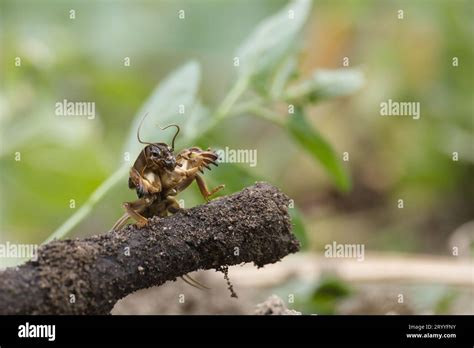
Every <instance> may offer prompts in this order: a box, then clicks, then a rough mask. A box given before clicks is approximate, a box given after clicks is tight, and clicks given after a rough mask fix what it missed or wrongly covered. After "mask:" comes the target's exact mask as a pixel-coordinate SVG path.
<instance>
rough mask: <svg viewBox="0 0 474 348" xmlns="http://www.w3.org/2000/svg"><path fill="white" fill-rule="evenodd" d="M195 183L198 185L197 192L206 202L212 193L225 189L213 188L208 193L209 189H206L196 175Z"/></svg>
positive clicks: (221, 186) (199, 177) (221, 187)
mask: <svg viewBox="0 0 474 348" xmlns="http://www.w3.org/2000/svg"><path fill="white" fill-rule="evenodd" d="M196 182H197V184H198V187H199V191H201V195H202V196H203V197H204V199H205V200H206V201H208V200H209V197H210V196H212V195H213V194H214V193H216V192H217V191H219V190H221V189H223V188H224V187H225V185H219V186H217V187H215V188H213V189H212V190H211V191H209V189H208V188H207V185H206V182H205V181H204V179H203V178H202V177H201V176H199V175H196Z"/></svg>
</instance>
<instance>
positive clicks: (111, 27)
mask: <svg viewBox="0 0 474 348" xmlns="http://www.w3.org/2000/svg"><path fill="white" fill-rule="evenodd" d="M285 5H286V2H285V1H277V0H262V1H250V0H227V1H217V0H212V1H210V0H204V1H191V0H188V1H105V0H103V1H97V2H94V3H92V2H85V1H68V2H62V1H61V2H60V1H52V0H47V1H42V2H37V1H25V0H19V1H11V0H6V1H5V0H3V1H2V2H1V8H0V10H1V12H0V26H1V51H0V52H1V54H0V66H1V71H0V74H1V81H2V83H1V87H0V88H1V89H0V129H1V143H0V171H1V178H0V180H1V182H0V190H1V191H0V197H1V199H0V233H1V234H0V242H1V243H5V242H6V241H9V242H10V243H37V244H40V243H42V242H43V241H44V240H45V239H46V238H48V236H50V235H51V233H52V232H53V231H55V230H56V229H57V228H58V227H59V226H61V225H62V224H63V223H64V222H65V221H66V220H67V219H68V218H69V217H70V216H72V215H73V214H74V213H75V212H76V211H77V210H78V209H79V208H80V207H81V205H83V204H85V203H86V202H87V201H88V199H89V198H90V196H91V194H92V193H93V192H94V191H95V190H96V189H97V188H98V187H99V186H100V185H101V184H103V183H104V181H107V180H108V178H110V176H111V175H112V174H113V173H114V172H115V171H116V170H117V168H118V167H119V166H120V165H121V164H122V162H123V159H122V157H123V149H124V143H125V142H126V139H127V138H128V134H129V133H130V132H131V130H132V131H134V128H133V127H132V122H133V120H134V118H135V115H137V113H138V111H139V110H140V109H141V108H142V106H143V104H144V102H145V101H146V100H147V98H148V97H149V96H150V94H151V93H152V91H153V90H154V88H155V86H156V85H157V84H158V83H159V82H160V81H161V80H163V79H164V78H165V77H166V76H168V75H169V74H170V73H171V72H172V71H174V70H175V69H177V68H179V67H180V66H182V65H183V64H185V63H186V62H188V61H190V60H195V61H197V62H198V63H199V64H200V66H201V69H202V72H201V76H202V77H201V82H200V85H199V92H198V96H199V98H200V100H201V101H202V102H203V104H205V105H207V107H208V108H209V109H211V110H213V109H215V108H216V106H217V105H219V104H220V103H221V101H222V99H223V98H224V97H225V95H226V93H227V92H228V91H229V90H230V88H231V87H232V85H233V83H234V81H235V70H236V69H235V67H234V66H233V58H234V56H235V52H236V49H237V47H239V46H240V44H241V43H242V42H243V41H244V40H245V39H246V38H247V37H248V36H249V35H250V33H251V32H252V31H253V30H254V28H255V27H256V26H257V25H258V23H260V22H261V21H262V20H263V19H264V18H267V17H268V16H270V15H272V14H274V13H275V12H277V11H279V10H280V9H281V8H282V7H284V6H285ZM71 9H73V10H74V11H75V18H73V19H72V18H70V16H71V12H70V11H71ZM181 9H184V10H185V19H184V20H180V19H179V17H178V13H179V11H180V10H181ZM400 9H402V10H403V11H404V18H403V19H399V18H398V11H399V10H400ZM473 15H474V4H473V3H472V2H471V1H468V0H466V1H461V0H454V1H448V0H446V1H440V0H437V1H427V0H426V1H425V0H416V1H362V0H352V1H351V0H330V1H329V0H325V1H314V2H313V3H312V7H311V12H310V14H309V17H308V20H307V22H306V25H305V26H304V28H303V30H302V31H301V32H300V33H299V34H298V42H299V46H298V47H299V51H298V55H297V67H298V74H297V75H298V76H296V77H295V80H296V81H297V80H299V79H305V78H308V77H309V76H310V75H311V74H312V72H313V71H314V70H315V69H339V68H342V67H343V59H344V57H349V59H350V66H351V67H358V68H360V69H361V70H362V71H363V74H364V78H365V83H364V85H363V87H362V88H361V89H359V90H358V91H357V92H356V93H354V94H352V95H350V96H344V97H340V98H334V99H330V100H327V101H323V102H320V103H315V104H311V105H309V106H308V107H307V108H306V115H307V117H308V120H309V122H310V123H311V124H312V125H313V126H314V128H315V129H317V130H318V131H319V133H320V134H321V135H322V136H323V137H324V138H325V139H326V140H327V141H328V143H330V144H331V146H332V147H333V149H334V153H335V154H336V155H337V157H338V158H340V159H342V157H343V153H344V152H348V153H349V154H350V160H349V161H347V162H344V164H343V166H344V168H345V169H346V171H347V172H348V173H349V174H350V176H351V178H352V186H351V189H350V190H348V191H347V192H341V191H340V190H339V189H338V188H337V187H336V186H335V185H334V181H333V180H332V178H331V175H329V174H328V173H327V171H325V170H324V168H323V166H321V164H320V162H318V161H314V159H313V158H312V157H311V156H309V155H308V153H307V152H306V151H304V149H302V148H301V146H299V144H298V143H297V142H295V141H294V139H292V137H291V136H290V135H289V134H288V132H286V131H285V130H284V129H281V127H278V126H276V125H275V124H273V123H270V122H267V121H265V120H263V119H256V118H254V117H252V116H251V115H248V114H246V113H243V114H241V115H238V116H236V117H232V118H229V119H226V120H224V121H223V122H221V123H220V124H219V125H218V126H217V127H216V128H215V129H213V130H212V131H211V132H209V134H207V135H206V139H205V142H204V143H203V145H202V146H211V147H213V148H219V147H225V146H229V147H231V148H241V149H256V150H257V153H258V164H257V166H255V167H250V166H249V165H248V164H233V165H232V166H230V165H226V164H222V165H221V166H220V167H219V168H218V169H217V170H215V171H212V172H209V173H206V178H207V180H208V182H209V185H210V186H213V185H216V184H220V183H224V184H226V190H225V191H224V192H223V193H222V194H230V193H232V192H234V191H238V190H240V189H241V188H243V187H245V186H246V185H248V184H249V183H253V181H255V180H266V181H269V182H271V183H272V184H274V185H276V186H278V187H280V188H281V189H282V190H283V191H284V192H285V193H286V194H287V195H288V196H290V198H292V199H293V200H294V203H295V207H296V208H295V209H297V214H295V216H296V215H297V216H296V217H295V220H296V222H295V223H296V224H297V225H298V226H297V229H298V237H299V238H300V240H301V241H302V242H303V244H304V251H302V252H301V253H299V255H294V256H290V257H288V258H285V259H284V260H283V261H282V262H280V263H278V264H276V265H271V266H269V267H265V268H263V269H260V270H255V269H253V268H252V267H247V266H246V267H243V268H242V267H240V266H236V267H231V268H230V272H229V275H230V279H231V281H232V282H233V284H234V289H235V290H236V291H237V293H238V294H239V297H240V298H239V299H238V300H236V299H233V298H230V296H229V293H228V292H227V289H226V284H225V281H224V280H223V277H222V275H221V274H219V273H217V272H213V271H205V272H204V271H201V272H198V273H197V274H195V275H194V276H195V277H196V278H197V279H198V280H200V281H201V282H203V283H207V284H210V285H211V287H212V288H213V290H211V292H209V293H206V292H204V293H203V292H200V291H199V290H197V289H194V288H191V287H189V286H187V285H185V284H182V283H181V281H180V280H178V281H177V282H169V283H168V284H166V285H165V286H163V287H160V288H153V289H147V290H144V291H141V292H138V293H136V294H134V295H132V296H129V297H128V298H126V299H124V300H123V301H121V303H119V304H117V306H116V309H115V310H114V313H116V314H121V313H122V314H123V313H150V314H151V313H193V314H194V313H211V314H212V313H215V314H218V313H229V314H230V313H239V314H244V313H252V311H253V310H254V308H255V305H256V304H257V303H259V302H261V301H262V300H264V299H265V298H266V297H267V296H268V295H270V294H273V293H276V294H278V295H279V296H280V297H281V298H282V299H283V301H284V302H285V303H286V305H287V306H288V307H289V308H292V309H296V310H298V311H301V312H303V313H319V314H335V313H340V314H346V313H347V314H349V313H350V314H365V313H367V314H375V313H380V314H385V313H407V314H410V313H470V314H473V313H474V307H473V306H474V304H473V271H472V251H473V247H472V239H473V235H474V227H473V226H474V223H473V222H472V220H473V218H474V204H473V197H474V185H473V180H472V178H473V177H474V166H473V162H474V151H473V150H474V147H473V138H472V131H473V111H474V104H473V100H474V99H473V88H472V79H473V76H474V74H473V67H472V62H473V54H474V52H473V45H472V43H473V35H474V23H473V21H472V18H473ZM17 57H20V58H21V66H15V62H16V58H17ZM125 57H129V58H130V66H127V65H125V64H124V59H125ZM453 57H458V61H459V64H458V66H453ZM249 93H251V92H249ZM64 99H67V100H70V101H90V102H94V103H95V112H96V117H95V118H94V119H87V118H85V117H59V116H57V115H56V114H55V104H56V103H57V102H62V101H63V100H64ZM243 99H244V100H245V95H244V97H243ZM388 99H392V100H395V101H414V102H420V104H421V117H420V119H419V120H413V119H412V118H411V117H382V116H380V103H381V102H383V101H387V100H388ZM277 110H281V105H280V109H278V106H277ZM283 117H284V115H283ZM196 130H197V132H199V125H197V128H196ZM162 136H163V137H164V138H166V139H157V140H156V141H170V134H162ZM180 140H181V139H180V138H178V140H177V147H178V148H182V147H185V146H192V145H194V143H185V140H184V139H182V140H181V141H180ZM18 152H19V153H20V154H21V160H20V161H18V160H15V156H16V155H17V153H18ZM453 152H457V153H458V160H456V161H455V160H453ZM134 195H135V194H134V192H133V191H130V190H129V189H128V187H127V178H126V177H125V176H124V177H123V178H121V179H120V182H119V183H118V184H116V185H113V187H111V188H110V189H108V190H107V192H106V193H105V194H104V195H103V197H101V199H100V200H99V201H98V202H97V203H96V204H95V206H94V207H93V209H92V210H91V212H90V213H88V214H87V216H85V218H84V219H81V221H80V222H79V223H78V224H77V226H75V227H74V229H72V230H71V232H70V233H69V234H68V237H83V236H87V235H90V234H92V233H93V231H95V232H100V231H107V230H108V229H109V228H110V227H111V226H112V225H113V223H114V222H115V221H116V220H117V219H118V218H119V217H120V216H121V214H122V209H121V203H122V202H124V201H129V200H132V199H134ZM181 196H182V198H183V199H184V202H185V203H186V208H188V207H191V206H194V205H196V204H200V203H202V198H200V196H199V194H198V190H197V189H196V188H195V187H193V188H191V189H190V190H189V192H185V193H183V194H182V195H181ZM71 199H73V200H74V202H75V204H74V205H73V207H72V206H71ZM399 199H403V201H404V206H403V208H402V209H400V208H399V205H398V202H399ZM295 211H296V210H295ZM333 241H335V242H337V243H339V244H343V243H357V244H363V245H364V246H365V261H364V262H358V261H357V260H355V259H328V258H324V248H325V246H326V245H327V244H332V243H333ZM453 247H456V248H458V249H457V250H459V252H458V253H455V252H453V250H454V249H453ZM20 261H21V260H20ZM20 261H19V260H15V259H7V258H3V259H0V266H3V267H5V266H11V265H13V264H16V263H18V262H20ZM448 275H449V277H448ZM466 275H467V276H466ZM181 293H185V294H186V296H187V299H188V300H187V301H186V302H185V304H181V303H179V302H178V296H177V294H181ZM400 295H403V296H402V300H400Z"/></svg>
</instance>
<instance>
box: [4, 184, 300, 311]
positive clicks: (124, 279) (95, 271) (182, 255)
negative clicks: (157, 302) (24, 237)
mask: <svg viewBox="0 0 474 348" xmlns="http://www.w3.org/2000/svg"><path fill="white" fill-rule="evenodd" d="M288 203H289V201H288V197H287V196H286V195H285V194H283V193H282V192H281V191H279V190H278V189H277V188H275V187H273V186H271V185H269V184H266V183H257V184H255V185H253V186H251V187H248V188H246V189H244V190H242V191H240V192H238V193H235V194H232V195H230V196H225V197H221V198H218V199H215V200H213V201H211V202H209V203H206V204H204V205H201V206H197V207H195V208H191V209H187V210H182V211H179V212H178V213H176V214H174V215H172V216H170V217H167V218H161V219H160V218H157V217H155V218H152V219H150V220H149V222H148V224H147V225H146V226H145V227H142V228H139V227H137V226H136V225H129V226H127V227H125V228H123V229H122V230H120V231H114V232H108V233H105V234H100V235H94V236H92V237H88V238H85V239H73V240H62V241H53V242H50V243H47V244H45V245H42V246H41V247H40V248H39V250H38V257H37V260H35V261H28V262H26V263H25V264H23V265H21V266H19V267H15V268H8V269H6V270H4V271H2V272H0V314H109V313H110V310H111V309H112V307H113V306H114V304H115V303H116V302H117V301H118V300H119V299H121V298H123V297H125V296H126V295H128V294H130V293H132V292H134V291H136V290H139V289H143V288H148V287H151V286H156V285H161V284H163V283H165V282H166V281H169V280H175V279H176V278H177V277H179V276H182V275H185V274H187V273H189V272H193V271H196V270H200V269H220V268H221V267H222V266H231V265H236V264H241V263H245V262H253V263H254V264H255V265H256V266H257V267H263V266H264V265H266V264H269V263H274V262H277V261H279V260H280V259H281V258H283V257H284V256H286V255H288V254H290V253H295V252H297V251H298V250H299V242H298V241H297V239H296V238H295V236H294V235H293V234H292V232H291V231H292V227H291V220H290V217H289V214H288Z"/></svg>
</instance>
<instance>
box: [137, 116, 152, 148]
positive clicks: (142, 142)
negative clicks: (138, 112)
mask: <svg viewBox="0 0 474 348" xmlns="http://www.w3.org/2000/svg"><path fill="white" fill-rule="evenodd" d="M147 116H148V112H147V113H146V114H145V116H143V118H142V120H141V121H140V125H139V126H138V129H137V139H138V142H139V143H141V144H146V145H152V143H148V142H146V141H142V140H141V139H140V129H141V128H142V125H143V121H145V118H146V117H147Z"/></svg>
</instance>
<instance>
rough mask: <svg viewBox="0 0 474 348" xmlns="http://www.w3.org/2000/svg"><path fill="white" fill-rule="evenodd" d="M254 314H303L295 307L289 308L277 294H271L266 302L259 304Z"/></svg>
mask: <svg viewBox="0 0 474 348" xmlns="http://www.w3.org/2000/svg"><path fill="white" fill-rule="evenodd" d="M254 314H257V315H301V313H300V312H297V311H295V310H293V309H288V308H287V307H286V305H285V303H283V300H282V299H281V298H279V297H278V296H277V295H272V296H270V297H269V298H268V299H267V300H266V301H265V302H262V303H260V304H258V305H257V308H256V309H255V312H254Z"/></svg>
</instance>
